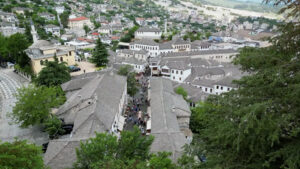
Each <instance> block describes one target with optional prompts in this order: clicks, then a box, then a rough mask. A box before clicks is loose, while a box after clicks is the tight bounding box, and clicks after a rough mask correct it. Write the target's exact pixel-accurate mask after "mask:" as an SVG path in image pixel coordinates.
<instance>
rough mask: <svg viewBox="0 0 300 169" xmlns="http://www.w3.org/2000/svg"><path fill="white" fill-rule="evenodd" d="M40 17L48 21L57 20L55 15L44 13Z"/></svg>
mask: <svg viewBox="0 0 300 169" xmlns="http://www.w3.org/2000/svg"><path fill="white" fill-rule="evenodd" d="M39 16H40V17H42V18H44V19H46V20H47V21H54V20H55V15H53V14H51V13H48V12H43V13H40V14H39Z"/></svg>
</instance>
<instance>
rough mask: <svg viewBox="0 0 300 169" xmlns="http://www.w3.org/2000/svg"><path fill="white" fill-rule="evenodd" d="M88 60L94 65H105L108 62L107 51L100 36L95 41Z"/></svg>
mask: <svg viewBox="0 0 300 169" xmlns="http://www.w3.org/2000/svg"><path fill="white" fill-rule="evenodd" d="M90 61H91V62H92V63H95V64H96V66H105V65H107V63H108V52H107V49H106V47H105V45H104V44H103V43H102V42H101V40H100V38H99V39H98V40H97V42H96V48H95V50H94V51H93V54H92V57H91V58H90Z"/></svg>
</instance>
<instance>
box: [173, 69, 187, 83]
mask: <svg viewBox="0 0 300 169" xmlns="http://www.w3.org/2000/svg"><path fill="white" fill-rule="evenodd" d="M190 74H191V69H187V70H177V69H171V75H170V79H171V80H173V81H176V82H179V83H182V82H183V81H184V80H185V79H186V78H187V77H188V76H189V75H190Z"/></svg>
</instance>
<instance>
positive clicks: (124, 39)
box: [120, 26, 139, 42]
mask: <svg viewBox="0 0 300 169" xmlns="http://www.w3.org/2000/svg"><path fill="white" fill-rule="evenodd" d="M138 29H139V26H134V27H132V28H131V29H129V31H128V33H127V34H125V35H124V36H123V37H121V39H120V41H121V42H131V39H132V38H134V33H135V31H136V30H138Z"/></svg>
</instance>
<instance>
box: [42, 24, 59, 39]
mask: <svg viewBox="0 0 300 169" xmlns="http://www.w3.org/2000/svg"><path fill="white" fill-rule="evenodd" d="M44 28H45V31H46V32H47V33H51V34H52V35H55V36H58V37H59V36H60V27H59V26H56V25H52V24H50V25H46V26H45V27H44Z"/></svg>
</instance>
